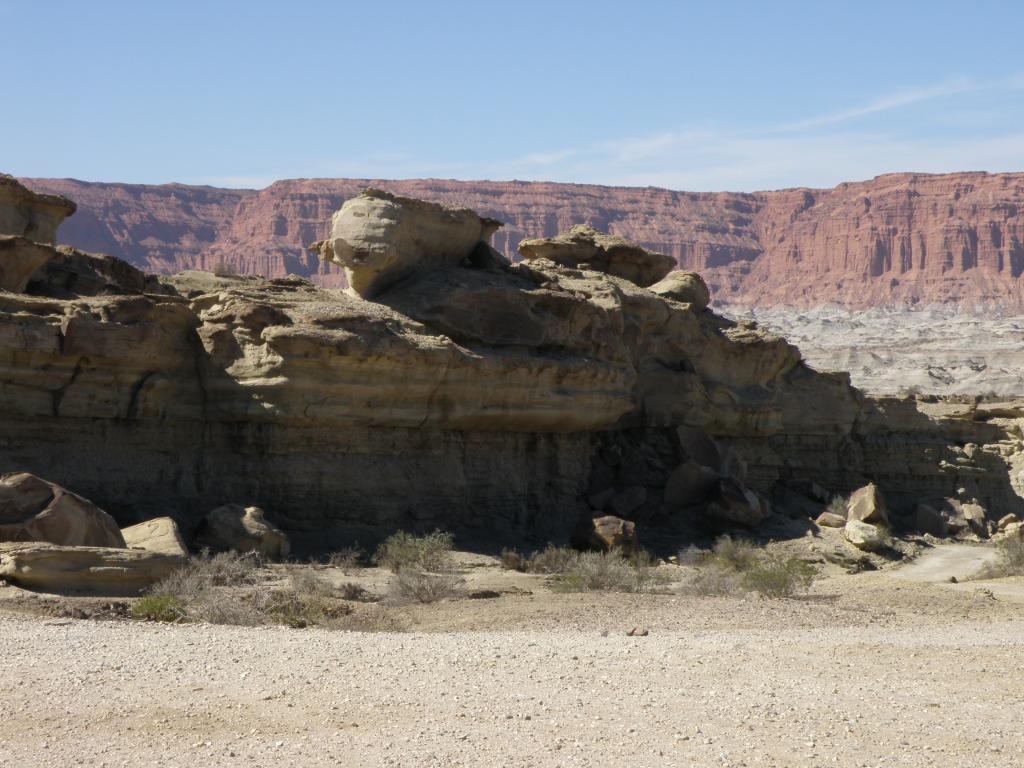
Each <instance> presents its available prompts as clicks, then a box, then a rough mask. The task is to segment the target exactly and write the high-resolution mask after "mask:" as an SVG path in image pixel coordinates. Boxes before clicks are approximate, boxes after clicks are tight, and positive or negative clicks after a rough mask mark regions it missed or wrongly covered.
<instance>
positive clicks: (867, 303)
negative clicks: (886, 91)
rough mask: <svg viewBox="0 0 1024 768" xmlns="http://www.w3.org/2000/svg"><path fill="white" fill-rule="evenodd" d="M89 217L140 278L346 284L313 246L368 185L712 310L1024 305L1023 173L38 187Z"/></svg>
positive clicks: (95, 242) (36, 182)
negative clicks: (600, 255)
mask: <svg viewBox="0 0 1024 768" xmlns="http://www.w3.org/2000/svg"><path fill="white" fill-rule="evenodd" d="M25 181H26V183H27V184H28V185H29V186H31V187H32V188H33V189H36V190H38V191H42V192H49V193H56V194H62V195H67V196H69V197H72V198H73V199H75V200H77V201H78V202H79V204H80V206H81V211H80V212H79V214H78V215H77V216H75V217H74V218H73V219H71V220H70V221H69V222H68V224H67V225H66V226H65V228H64V230H63V232H64V241H65V242H67V243H69V244H72V245H75V246H77V247H79V248H82V249H86V250H94V251H104V252H107V253H109V254H111V255H114V256H118V257H120V258H122V259H125V260H126V261H129V262H131V263H133V264H135V265H136V266H140V267H143V268H145V269H148V270H151V271H156V272H163V273H173V272H177V271H180V270H183V269H206V270H214V269H216V268H218V266H220V265H226V266H228V267H230V268H232V269H234V270H236V271H238V272H240V273H242V274H261V275H266V276H268V277H284V276H285V275H287V274H289V273H296V274H299V275H303V276H307V277H313V276H315V277H316V278H317V280H318V281H321V282H322V283H323V284H325V285H335V286H337V285H341V284H343V277H342V274H341V267H339V266H336V265H332V264H330V263H326V264H325V263H323V262H320V261H319V260H318V259H317V258H316V257H314V256H312V255H311V254H309V253H308V252H307V251H306V248H307V246H308V245H309V244H311V243H313V242H315V241H318V240H324V239H325V238H327V237H328V236H329V235H330V221H329V219H330V216H331V214H332V213H333V212H334V211H336V210H337V209H338V208H339V207H340V206H341V205H342V203H343V202H345V201H346V200H349V199H351V198H354V197H356V196H357V195H359V193H360V192H361V191H362V190H363V189H364V188H366V187H368V186H372V187H379V188H383V189H386V190H388V191H390V192H393V193H395V194H397V195H403V196H408V197H416V198H423V199H427V200H433V201H436V202H444V203H448V204H451V205H456V206H462V207H469V208H471V209H473V210H476V211H479V212H480V213H481V214H482V215H484V216H487V217H493V218H495V219H498V220H501V221H505V222H507V225H506V227H505V228H503V229H502V230H501V231H499V232H498V233H497V234H496V235H495V236H494V238H493V243H492V244H493V245H494V247H495V248H496V249H497V250H498V251H500V252H502V253H503V254H505V256H513V255H514V254H515V249H516V246H517V244H518V243H519V241H520V240H522V239H524V238H540V237H553V236H554V235H556V234H557V233H558V232H564V231H566V230H568V229H569V228H570V227H572V226H573V225H576V224H580V223H586V224H588V225H590V226H592V227H594V228H596V229H598V230H601V231H603V232H609V233H611V234H613V235H615V236H618V237H623V238H626V239H628V240H630V241H633V242H635V243H638V244H640V245H641V246H643V247H644V248H647V249H648V250H651V251H655V252H657V253H664V254H667V255H668V256H670V257H671V258H672V259H673V261H674V262H675V263H676V264H677V265H678V266H679V267H681V268H683V269H687V270H696V271H698V272H700V273H701V274H702V275H703V276H704V278H705V279H706V280H707V281H708V283H709V285H710V286H711V289H712V292H713V293H714V295H715V299H716V301H719V302H728V303H734V304H737V305H745V306H751V307H753V306H756V307H768V306H783V305H789V306H797V307H810V306H818V305H822V304H841V305H845V306H848V307H850V308H866V307H873V306H882V305H891V304H919V305H925V304H940V303H950V304H955V305H959V306H963V307H966V308H973V307H974V306H975V305H977V304H979V303H984V304H995V305H1001V306H1005V307H1007V308H1015V309H1017V310H1021V309H1024V292H1022V290H1021V285H1022V284H1021V273H1022V271H1024V250H1022V248H1024V246H1022V245H1021V244H1022V243H1024V231H1022V230H1024V216H1022V213H1021V212H1022V211H1024V174H1012V173H1004V174H985V173H954V174H942V175H927V174H889V175H885V176H880V177H878V178H876V179H873V180H871V181H865V182H856V183H848V184H841V185H839V186H838V187H836V188H835V189H828V190H820V189H795V190H783V191H779V192H759V193H755V194H742V193H727V192H723V193H693V192H673V191H670V190H664V189H653V188H644V189H639V188H625V187H601V186H595V185H570V184H553V183H547V182H457V181H439V180H417V181H382V180H376V181H374V180H365V179H364V180H354V179H304V180H290V181H279V182H276V183H275V184H272V185H271V186H269V187H267V188H266V189H264V190H260V191H258V192H256V191H251V190H221V189H212V188H209V187H187V186H183V185H165V186H145V185H127V184H87V183H84V182H76V181H71V180H64V179H28V180H25Z"/></svg>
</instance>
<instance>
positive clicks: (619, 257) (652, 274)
mask: <svg viewBox="0 0 1024 768" xmlns="http://www.w3.org/2000/svg"><path fill="white" fill-rule="evenodd" d="M519 253H520V254H521V255H522V257H523V259H524V260H525V261H532V260H534V259H548V260H550V261H553V262H555V263H556V264H561V265H562V266H564V267H579V268H581V269H592V270H596V271H598V272H604V273H606V274H609V275H614V276H615V277H621V278H624V279H626V280H629V281H631V282H633V283H636V284H637V285H639V286H644V287H645V286H649V285H653V284H655V283H657V282H658V281H659V280H661V279H662V278H663V277H665V276H666V275H667V274H668V273H669V272H670V271H671V270H672V268H673V267H674V266H675V265H676V262H675V259H673V258H672V257H671V256H666V255H664V254H662V253H654V252H653V251H648V250H647V249H646V248H643V247H641V246H639V245H637V244H636V243H631V242H629V241H628V240H624V239H623V238H621V237H616V236H614V235H606V234H604V233H603V232H599V231H598V230H596V229H594V228H593V227H591V226H588V225H586V224H578V225H576V226H575V227H573V228H572V229H570V230H569V231H568V232H563V233H562V234H560V235H557V236H556V237H540V238H536V239H533V240H523V241H522V242H521V243H519ZM705 288H706V286H705ZM705 306H706V305H705Z"/></svg>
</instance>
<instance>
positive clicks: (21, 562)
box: [0, 541, 181, 595]
mask: <svg viewBox="0 0 1024 768" xmlns="http://www.w3.org/2000/svg"><path fill="white" fill-rule="evenodd" d="M180 565H181V558H180V557H175V556H172V555H163V554H158V553H156V552H144V551H142V550H137V549H115V548H111V547H65V546H59V545H56V544H47V543H45V542H38V541H32V542H17V543H5V544H0V579H5V580H7V581H9V582H11V583H12V584H16V585H18V586H19V587H24V588H25V589H36V590H40V591H43V592H88V593H91V594H103V595H135V594H138V593H139V592H141V591H142V590H144V589H145V588H146V587H148V586H150V585H151V584H155V583H156V582H158V581H160V580H161V579H163V578H166V577H167V576H168V575H170V574H171V572H172V571H174V569H175V568H178V567H179V566H180Z"/></svg>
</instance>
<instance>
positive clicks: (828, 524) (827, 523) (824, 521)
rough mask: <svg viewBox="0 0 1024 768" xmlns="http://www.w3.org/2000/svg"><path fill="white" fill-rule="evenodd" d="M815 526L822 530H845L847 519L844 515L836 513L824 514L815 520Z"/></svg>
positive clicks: (826, 512)
mask: <svg viewBox="0 0 1024 768" xmlns="http://www.w3.org/2000/svg"><path fill="white" fill-rule="evenodd" d="M814 522H815V524H816V525H817V526H818V527H820V528H843V527H845V526H846V518H845V517H843V516H842V515H838V514H836V513H835V512H828V511H825V512H822V513H821V514H820V515H818V516H817V517H816V518H815V520H814Z"/></svg>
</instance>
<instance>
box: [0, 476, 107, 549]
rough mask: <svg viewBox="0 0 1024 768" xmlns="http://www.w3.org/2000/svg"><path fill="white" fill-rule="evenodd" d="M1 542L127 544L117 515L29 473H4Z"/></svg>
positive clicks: (0, 493)
mask: <svg viewBox="0 0 1024 768" xmlns="http://www.w3.org/2000/svg"><path fill="white" fill-rule="evenodd" d="M0 541H45V542H48V543H50V544H61V545H67V546H89V547H124V546H125V542H124V537H123V536H122V535H121V531H120V530H119V529H118V527H117V523H116V522H115V521H114V518H112V517H111V516H110V515H108V514H107V513H106V512H104V511H103V510H102V509H100V508H99V507H97V506H96V505H95V504H93V503H92V502H90V501H88V500H87V499H84V498H82V497H81V496H78V495H77V494H74V493H71V491H69V490H67V489H66V488H64V487H62V486H60V485H57V484H56V483H51V482H49V481H47V480H43V479H42V478H40V477H36V476H35V475H32V474H29V473H28V472H17V473H14V474H7V475H0Z"/></svg>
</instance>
